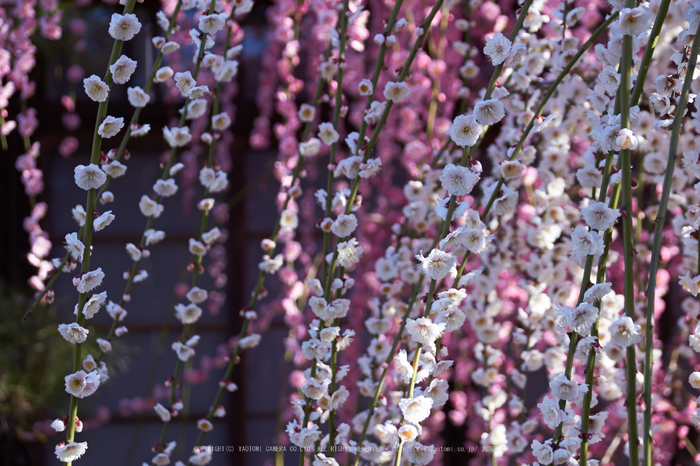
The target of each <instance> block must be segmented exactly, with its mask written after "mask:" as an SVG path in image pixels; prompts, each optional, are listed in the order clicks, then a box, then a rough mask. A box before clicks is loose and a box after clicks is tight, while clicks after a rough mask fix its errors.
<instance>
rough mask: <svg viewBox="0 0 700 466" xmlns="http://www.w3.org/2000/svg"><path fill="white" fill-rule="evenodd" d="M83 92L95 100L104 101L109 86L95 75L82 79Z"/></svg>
mask: <svg viewBox="0 0 700 466" xmlns="http://www.w3.org/2000/svg"><path fill="white" fill-rule="evenodd" d="M83 87H84V88H85V93H86V94H87V96H88V97H90V99H91V100H94V101H95V102H104V101H105V100H107V96H108V95H109V86H107V83H105V82H104V81H102V80H101V79H100V78H99V77H97V76H96V75H94V74H93V75H92V76H90V77H89V78H85V79H83Z"/></svg>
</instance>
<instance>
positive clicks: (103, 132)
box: [97, 115, 124, 139]
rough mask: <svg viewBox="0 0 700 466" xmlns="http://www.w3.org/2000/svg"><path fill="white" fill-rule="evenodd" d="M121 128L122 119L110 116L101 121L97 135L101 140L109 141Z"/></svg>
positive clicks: (122, 124) (122, 125)
mask: <svg viewBox="0 0 700 466" xmlns="http://www.w3.org/2000/svg"><path fill="white" fill-rule="evenodd" d="M123 127H124V118H122V117H119V118H115V117H113V116H111V115H108V116H106V117H105V119H104V120H102V123H101V124H100V126H99V128H98V129H97V133H98V134H99V135H100V136H102V137H103V138H105V139H109V138H111V137H112V136H114V135H116V134H117V133H118V132H119V131H121V130H122V128H123Z"/></svg>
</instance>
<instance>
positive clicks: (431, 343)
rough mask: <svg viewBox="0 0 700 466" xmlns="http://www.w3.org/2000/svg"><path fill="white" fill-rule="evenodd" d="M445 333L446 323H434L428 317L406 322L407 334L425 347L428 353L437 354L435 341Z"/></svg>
mask: <svg viewBox="0 0 700 466" xmlns="http://www.w3.org/2000/svg"><path fill="white" fill-rule="evenodd" d="M444 331H445V324H444V323H439V324H438V323H433V322H431V321H430V319H428V318H426V317H419V318H418V319H410V318H409V319H407V320H406V332H407V333H408V334H409V335H410V336H411V338H413V341H415V342H416V343H421V344H422V345H424V346H425V347H426V348H427V349H428V351H430V352H431V353H435V350H436V348H435V341H436V340H437V339H438V338H440V337H441V336H442V333H443V332H444Z"/></svg>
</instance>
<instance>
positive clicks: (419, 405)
mask: <svg viewBox="0 0 700 466" xmlns="http://www.w3.org/2000/svg"><path fill="white" fill-rule="evenodd" d="M432 407H433V400H431V399H430V398H428V397H426V396H422V395H421V396H417V397H415V398H402V399H401V400H400V401H399V408H400V409H401V414H403V417H404V419H405V420H406V421H407V422H410V423H412V424H420V423H421V422H423V421H424V420H425V419H427V418H428V416H430V409H431V408H432Z"/></svg>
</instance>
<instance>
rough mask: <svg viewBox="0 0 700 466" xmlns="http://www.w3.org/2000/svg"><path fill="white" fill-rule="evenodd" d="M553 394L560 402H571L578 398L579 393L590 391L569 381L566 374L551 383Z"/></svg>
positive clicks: (560, 375)
mask: <svg viewBox="0 0 700 466" xmlns="http://www.w3.org/2000/svg"><path fill="white" fill-rule="evenodd" d="M549 388H551V389H552V394H553V395H554V396H555V397H557V398H559V399H560V400H566V401H571V400H575V399H576V398H578V396H579V393H580V392H581V391H583V392H584V393H585V392H586V391H588V389H587V388H586V386H585V385H579V384H578V383H576V382H574V381H573V380H569V379H568V378H567V377H566V376H565V375H564V374H559V375H558V376H556V377H555V378H554V379H552V380H551V381H550V382H549Z"/></svg>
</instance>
